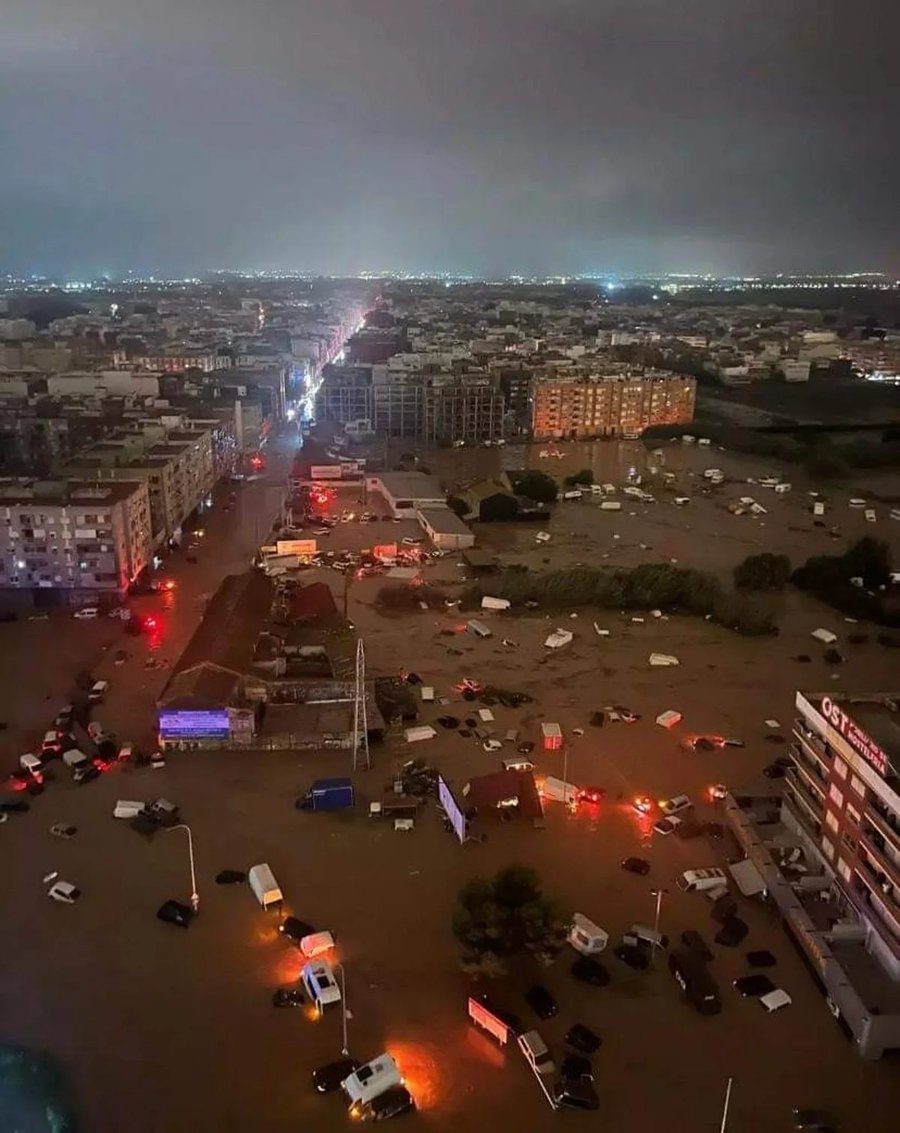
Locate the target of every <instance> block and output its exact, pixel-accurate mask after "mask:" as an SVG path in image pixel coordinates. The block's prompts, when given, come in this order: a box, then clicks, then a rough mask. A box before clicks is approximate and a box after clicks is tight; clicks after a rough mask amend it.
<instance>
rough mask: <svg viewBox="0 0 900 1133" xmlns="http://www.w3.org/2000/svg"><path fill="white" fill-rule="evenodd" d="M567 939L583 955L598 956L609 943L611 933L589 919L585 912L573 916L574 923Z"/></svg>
mask: <svg viewBox="0 0 900 1133" xmlns="http://www.w3.org/2000/svg"><path fill="white" fill-rule="evenodd" d="M566 940H567V941H568V943H569V944H571V945H572V947H573V948H574V949H575V951H576V952H580V953H581V955H582V956H596V955H597V953H598V952H602V951H603V950H604V948H606V946H607V944H608V943H609V933H608V932H607V931H606V930H605V929H602V928H601V927H600V926H599V925H596V924H594V922H593V921H592V920H588V918H587V917H586V916H584V914H583V913H576V914H575V915H574V916H573V917H572V924H571V927H570V928H569V934H568V936H567V937H566Z"/></svg>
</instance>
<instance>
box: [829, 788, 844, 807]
mask: <svg viewBox="0 0 900 1133" xmlns="http://www.w3.org/2000/svg"><path fill="white" fill-rule="evenodd" d="M828 797H829V798H830V799H831V801H832V802H833V803H834V805H835V806H836V807H837V808H838V810H843V809H844V796H843V794H842V792H841V791H839V790H838V789H837V787H836V786H835V785H834V783H832V784H831V786H830V787H829V788H828Z"/></svg>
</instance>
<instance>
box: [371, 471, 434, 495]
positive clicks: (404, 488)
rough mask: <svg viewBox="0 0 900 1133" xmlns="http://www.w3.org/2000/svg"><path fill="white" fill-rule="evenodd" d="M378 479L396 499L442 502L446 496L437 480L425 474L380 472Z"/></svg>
mask: <svg viewBox="0 0 900 1133" xmlns="http://www.w3.org/2000/svg"><path fill="white" fill-rule="evenodd" d="M377 479H378V480H379V481H380V482H381V483H382V484H383V485H384V487H385V488H386V489H387V490H388V492H390V494H391V495H392V496H393V497H394V499H401V498H406V497H409V498H410V499H422V500H437V499H440V500H442V499H443V498H444V495H445V492H444V490H443V488H442V487H441V485H440V484H439V483H438V480H437V478H436V477H434V476H426V474H425V473H424V472H380V473H379V474H378V476H377Z"/></svg>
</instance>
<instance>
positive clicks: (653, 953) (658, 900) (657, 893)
mask: <svg viewBox="0 0 900 1133" xmlns="http://www.w3.org/2000/svg"><path fill="white" fill-rule="evenodd" d="M650 892H651V893H652V894H653V896H654V897H655V898H656V919H655V920H654V922H653V932H654V934H655V935H654V939H653V949H652V951H651V953H650V955H651V956H652V957H653V958H654V959H655V958H656V949H657V947H658V944H657V938H658V936H659V911H660V907H661V906H662V899H663V895H664V894H665V893H668V892H669V891H668V889H651V890H650Z"/></svg>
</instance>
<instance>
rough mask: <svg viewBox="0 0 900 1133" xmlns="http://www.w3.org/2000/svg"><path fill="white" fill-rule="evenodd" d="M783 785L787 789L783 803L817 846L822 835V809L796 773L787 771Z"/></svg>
mask: <svg viewBox="0 0 900 1133" xmlns="http://www.w3.org/2000/svg"><path fill="white" fill-rule="evenodd" d="M785 784H786V785H787V786H788V787H789V789H788V790H787V791H785V795H784V801H785V802H786V803H787V804H788V806H789V807H790V809H791V811H792V812H793V814H794V816H795V817H796V818H797V821H798V822H800V824H801V825H802V826H803V827H805V829H806V831H807V833H808V834H809V836H810V838H812V840H813V841H814V842H815V843H816V844H818V842H819V838H820V836H821V833H822V807H821V805H820V804H819V803H818V801H817V800H816V799H815V798H813V797H812V796H811V795H810V793H809V791H807V789H806V786H805V784H804V782H803V780H802V779H801V778H800V776H799V775H798V774H797V772H796V771H789V772H788V773H787V775H786V776H785Z"/></svg>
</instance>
